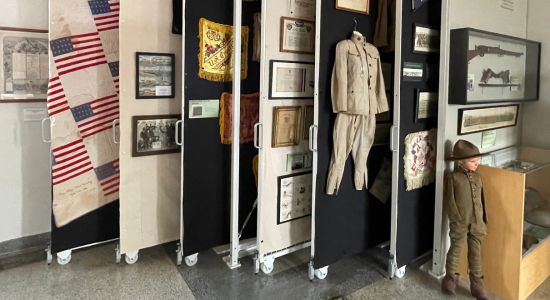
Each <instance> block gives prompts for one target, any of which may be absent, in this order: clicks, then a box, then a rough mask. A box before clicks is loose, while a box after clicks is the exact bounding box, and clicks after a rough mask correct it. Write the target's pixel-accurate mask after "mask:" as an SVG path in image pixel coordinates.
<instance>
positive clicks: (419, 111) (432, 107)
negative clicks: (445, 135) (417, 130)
mask: <svg viewBox="0 0 550 300" xmlns="http://www.w3.org/2000/svg"><path fill="white" fill-rule="evenodd" d="M437 95H438V94H437V93H435V92H428V91H422V90H419V89H416V103H415V114H414V122H415V123H418V122H422V121H425V120H427V119H431V118H435V116H436V115H437V101H438V98H437Z"/></svg>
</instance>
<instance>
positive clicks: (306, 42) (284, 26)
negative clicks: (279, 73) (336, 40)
mask: <svg viewBox="0 0 550 300" xmlns="http://www.w3.org/2000/svg"><path fill="white" fill-rule="evenodd" d="M279 44H280V46H279V50H280V51H281V52H292V53H306V54H313V53H315V23H314V22H310V21H306V20H300V19H295V18H288V17H281V41H280V43H279Z"/></svg>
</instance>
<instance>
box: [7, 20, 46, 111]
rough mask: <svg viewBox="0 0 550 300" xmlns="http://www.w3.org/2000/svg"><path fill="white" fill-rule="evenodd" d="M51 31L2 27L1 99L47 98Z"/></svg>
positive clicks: (21, 100) (27, 100)
mask: <svg viewBox="0 0 550 300" xmlns="http://www.w3.org/2000/svg"><path fill="white" fill-rule="evenodd" d="M48 49H49V42H48V31H47V30H35V29H24V28H11V27H0V103H7V102H42V101H46V94H47V93H48V80H49V58H48Z"/></svg>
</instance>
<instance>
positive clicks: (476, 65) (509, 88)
mask: <svg viewBox="0 0 550 300" xmlns="http://www.w3.org/2000/svg"><path fill="white" fill-rule="evenodd" d="M540 50H541V44H540V43H539V42H535V41H530V40H526V39H522V38H517V37H513V36H507V35H502V34H498V33H492V32H488V31H482V30H477V29H473V28H460V29H453V30H451V37H450V53H449V104H463V105H465V104H479V103H497V102H525V101H534V100H538V97H539V86H540Z"/></svg>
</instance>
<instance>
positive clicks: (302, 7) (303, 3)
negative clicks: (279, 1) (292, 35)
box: [289, 0, 315, 20]
mask: <svg viewBox="0 0 550 300" xmlns="http://www.w3.org/2000/svg"><path fill="white" fill-rule="evenodd" d="M289 1H290V5H289V7H290V9H289V14H290V15H291V16H293V17H295V18H302V19H308V20H315V0H289Z"/></svg>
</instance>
